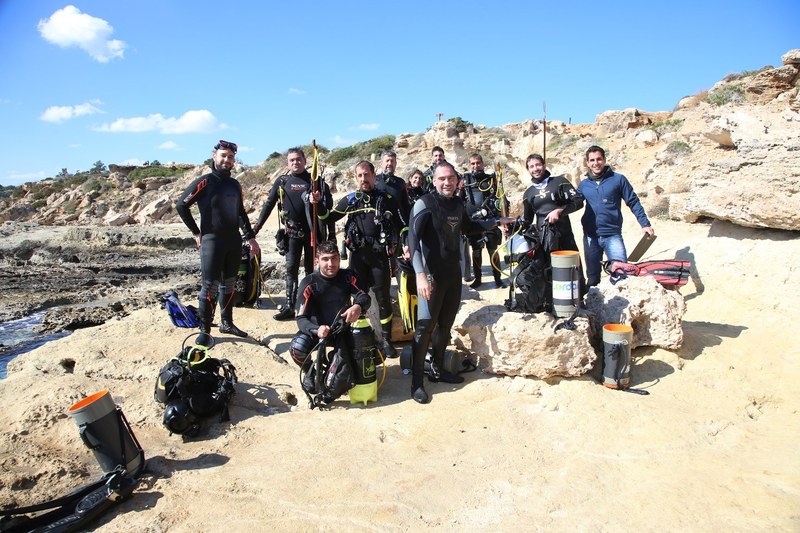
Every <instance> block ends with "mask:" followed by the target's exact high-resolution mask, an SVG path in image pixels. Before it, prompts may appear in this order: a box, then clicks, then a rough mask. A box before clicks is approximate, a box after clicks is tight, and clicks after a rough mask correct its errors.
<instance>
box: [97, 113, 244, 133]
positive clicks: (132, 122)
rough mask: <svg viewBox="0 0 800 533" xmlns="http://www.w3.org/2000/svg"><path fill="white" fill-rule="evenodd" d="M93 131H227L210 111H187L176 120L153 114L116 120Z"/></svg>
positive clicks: (225, 126)
mask: <svg viewBox="0 0 800 533" xmlns="http://www.w3.org/2000/svg"><path fill="white" fill-rule="evenodd" d="M94 129H95V131H109V132H115V133H116V132H133V133H142V132H146V131H158V132H159V133H164V134H168V135H169V134H179V133H211V132H213V131H218V130H224V129H228V126H227V125H226V124H223V123H222V122H220V121H219V120H217V117H215V116H214V115H213V114H212V113H211V112H210V111H207V110H205V109H200V110H196V111H195V110H193V111H187V112H186V113H184V114H183V115H181V116H180V117H178V118H175V117H165V116H164V115H162V114H161V113H155V114H153V115H148V116H146V117H131V118H118V119H117V120H115V121H114V122H111V123H110V124H101V125H100V126H96V127H95V128H94Z"/></svg>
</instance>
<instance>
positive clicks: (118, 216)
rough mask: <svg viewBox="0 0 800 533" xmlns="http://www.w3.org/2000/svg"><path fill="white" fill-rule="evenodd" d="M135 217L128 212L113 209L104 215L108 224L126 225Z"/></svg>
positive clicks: (104, 220)
mask: <svg viewBox="0 0 800 533" xmlns="http://www.w3.org/2000/svg"><path fill="white" fill-rule="evenodd" d="M132 220H133V219H132V218H131V216H130V215H129V214H128V213H117V212H116V211H114V210H113V209H111V210H109V211H108V213H106V215H105V216H104V217H103V222H104V223H105V224H106V225H108V226H124V225H125V224H129V223H130V222H131V221H132Z"/></svg>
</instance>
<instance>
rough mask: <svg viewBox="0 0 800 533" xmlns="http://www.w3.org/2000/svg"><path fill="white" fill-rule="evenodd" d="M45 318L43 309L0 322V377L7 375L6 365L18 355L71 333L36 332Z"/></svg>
mask: <svg viewBox="0 0 800 533" xmlns="http://www.w3.org/2000/svg"><path fill="white" fill-rule="evenodd" d="M43 318H44V312H43V311H42V312H39V313H34V314H32V315H30V316H27V317H25V318H20V319H18V320H9V321H8V322H3V323H0V379H3V378H5V377H6V366H7V365H8V363H9V361H11V360H12V359H14V358H15V357H16V356H18V355H21V354H24V353H26V352H30V351H31V350H33V349H35V348H38V347H39V346H41V345H43V344H44V343H46V342H49V341H52V340H55V339H60V338H61V337H65V336H67V335H69V332H67V331H62V332H59V333H48V334H40V333H35V332H34V329H36V328H37V327H38V326H39V325H41V323H42V319H43Z"/></svg>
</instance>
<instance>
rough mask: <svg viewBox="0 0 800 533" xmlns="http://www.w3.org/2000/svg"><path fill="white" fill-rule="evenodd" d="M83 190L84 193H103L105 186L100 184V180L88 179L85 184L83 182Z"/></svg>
mask: <svg viewBox="0 0 800 533" xmlns="http://www.w3.org/2000/svg"><path fill="white" fill-rule="evenodd" d="M81 190H82V191H83V192H91V191H97V192H102V191H103V184H102V183H101V182H100V180H99V179H98V178H90V179H87V180H86V181H85V182H83V184H82V185H81Z"/></svg>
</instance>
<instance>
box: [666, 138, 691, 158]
mask: <svg viewBox="0 0 800 533" xmlns="http://www.w3.org/2000/svg"><path fill="white" fill-rule="evenodd" d="M666 151H667V153H670V154H672V155H684V154H688V153H691V151H692V147H691V146H690V145H689V143H687V142H686V141H672V142H671V143H669V144H668V145H667V148H666Z"/></svg>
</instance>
